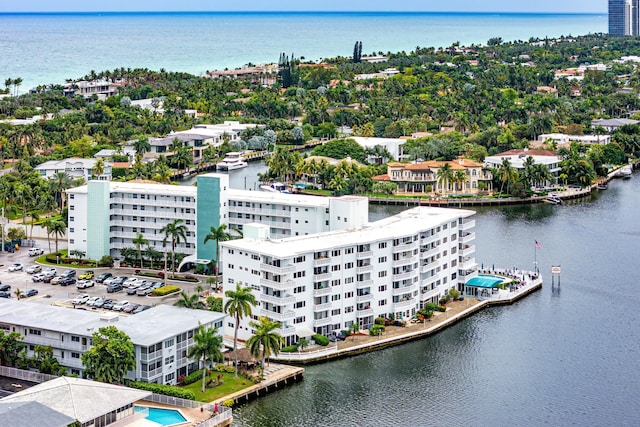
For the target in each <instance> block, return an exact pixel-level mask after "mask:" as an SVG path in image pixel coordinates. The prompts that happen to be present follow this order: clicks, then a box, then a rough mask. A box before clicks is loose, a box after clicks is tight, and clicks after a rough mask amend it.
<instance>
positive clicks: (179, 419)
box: [134, 406, 187, 426]
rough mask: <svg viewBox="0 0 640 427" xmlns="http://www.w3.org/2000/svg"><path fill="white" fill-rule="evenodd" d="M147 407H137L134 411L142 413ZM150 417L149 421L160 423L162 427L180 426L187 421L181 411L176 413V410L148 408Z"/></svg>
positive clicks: (148, 417)
mask: <svg viewBox="0 0 640 427" xmlns="http://www.w3.org/2000/svg"><path fill="white" fill-rule="evenodd" d="M145 408H146V407H145V406H136V407H135V408H134V410H135V411H136V412H140V411H142V410H143V409H145ZM148 409H149V415H148V416H147V419H148V420H149V421H153V422H154V423H158V424H160V425H162V426H172V425H174V424H180V423H184V422H186V421H187V419H186V418H185V417H183V416H182V414H181V413H180V411H176V410H175V409H162V408H148Z"/></svg>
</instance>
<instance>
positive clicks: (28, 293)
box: [22, 289, 38, 298]
mask: <svg viewBox="0 0 640 427" xmlns="http://www.w3.org/2000/svg"><path fill="white" fill-rule="evenodd" d="M22 295H23V297H24V298H29V297H32V296H35V295H38V290H37V289H28V290H27V291H25V292H24V294H22Z"/></svg>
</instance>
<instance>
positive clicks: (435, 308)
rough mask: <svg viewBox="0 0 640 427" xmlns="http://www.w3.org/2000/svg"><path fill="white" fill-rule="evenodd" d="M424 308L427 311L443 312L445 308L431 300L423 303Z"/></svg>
mask: <svg viewBox="0 0 640 427" xmlns="http://www.w3.org/2000/svg"><path fill="white" fill-rule="evenodd" d="M424 309H425V310H427V311H440V312H444V311H446V310H447V309H446V308H445V307H443V306H441V305H438V304H434V303H432V302H428V303H426V304H425V305H424Z"/></svg>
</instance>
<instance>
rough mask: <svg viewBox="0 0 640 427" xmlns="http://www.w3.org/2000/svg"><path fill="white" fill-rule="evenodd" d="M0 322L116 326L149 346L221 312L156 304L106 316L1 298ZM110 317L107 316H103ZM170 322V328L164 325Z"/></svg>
mask: <svg viewBox="0 0 640 427" xmlns="http://www.w3.org/2000/svg"><path fill="white" fill-rule="evenodd" d="M0 300H2V301H0V323H2V322H6V323H9V324H18V325H22V326H26V327H28V328H38V329H45V330H53V331H59V332H65V333H71V334H77V335H79V336H91V335H92V334H93V333H94V332H97V331H98V329H99V328H101V327H105V326H115V327H116V328H118V329H119V330H121V331H123V332H124V333H126V334H127V335H128V336H129V337H130V338H131V341H133V343H134V344H136V345H141V346H150V345H153V344H155V343H158V342H160V341H162V340H165V339H168V338H171V337H173V336H175V335H177V334H180V333H183V332H187V331H189V330H192V329H196V328H197V327H198V325H199V324H208V323H215V322H218V321H221V320H222V319H224V318H225V317H226V314H224V313H217V312H214V311H209V310H191V309H186V308H180V307H174V306H169V305H158V306H156V307H152V308H151V309H149V310H145V311H143V312H141V313H138V314H136V315H134V316H115V317H114V316H107V315H105V314H103V313H97V312H92V311H85V310H73V309H70V308H67V307H57V306H52V305H46V304H39V303H37V302H29V301H20V302H18V301H17V300H11V299H4V298H0ZM107 318H108V319H109V320H106V319H107ZM168 325H171V328H168V327H167V326H168Z"/></svg>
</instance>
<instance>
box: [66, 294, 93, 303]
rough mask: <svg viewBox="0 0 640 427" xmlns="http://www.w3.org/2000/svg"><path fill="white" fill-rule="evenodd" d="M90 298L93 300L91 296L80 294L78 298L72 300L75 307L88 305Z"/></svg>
mask: <svg viewBox="0 0 640 427" xmlns="http://www.w3.org/2000/svg"><path fill="white" fill-rule="evenodd" d="M89 298H91V297H90V296H89V295H87V294H80V295H78V296H77V297H75V298H74V299H72V300H71V304H73V305H82V304H84V303H86V302H87V301H89Z"/></svg>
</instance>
